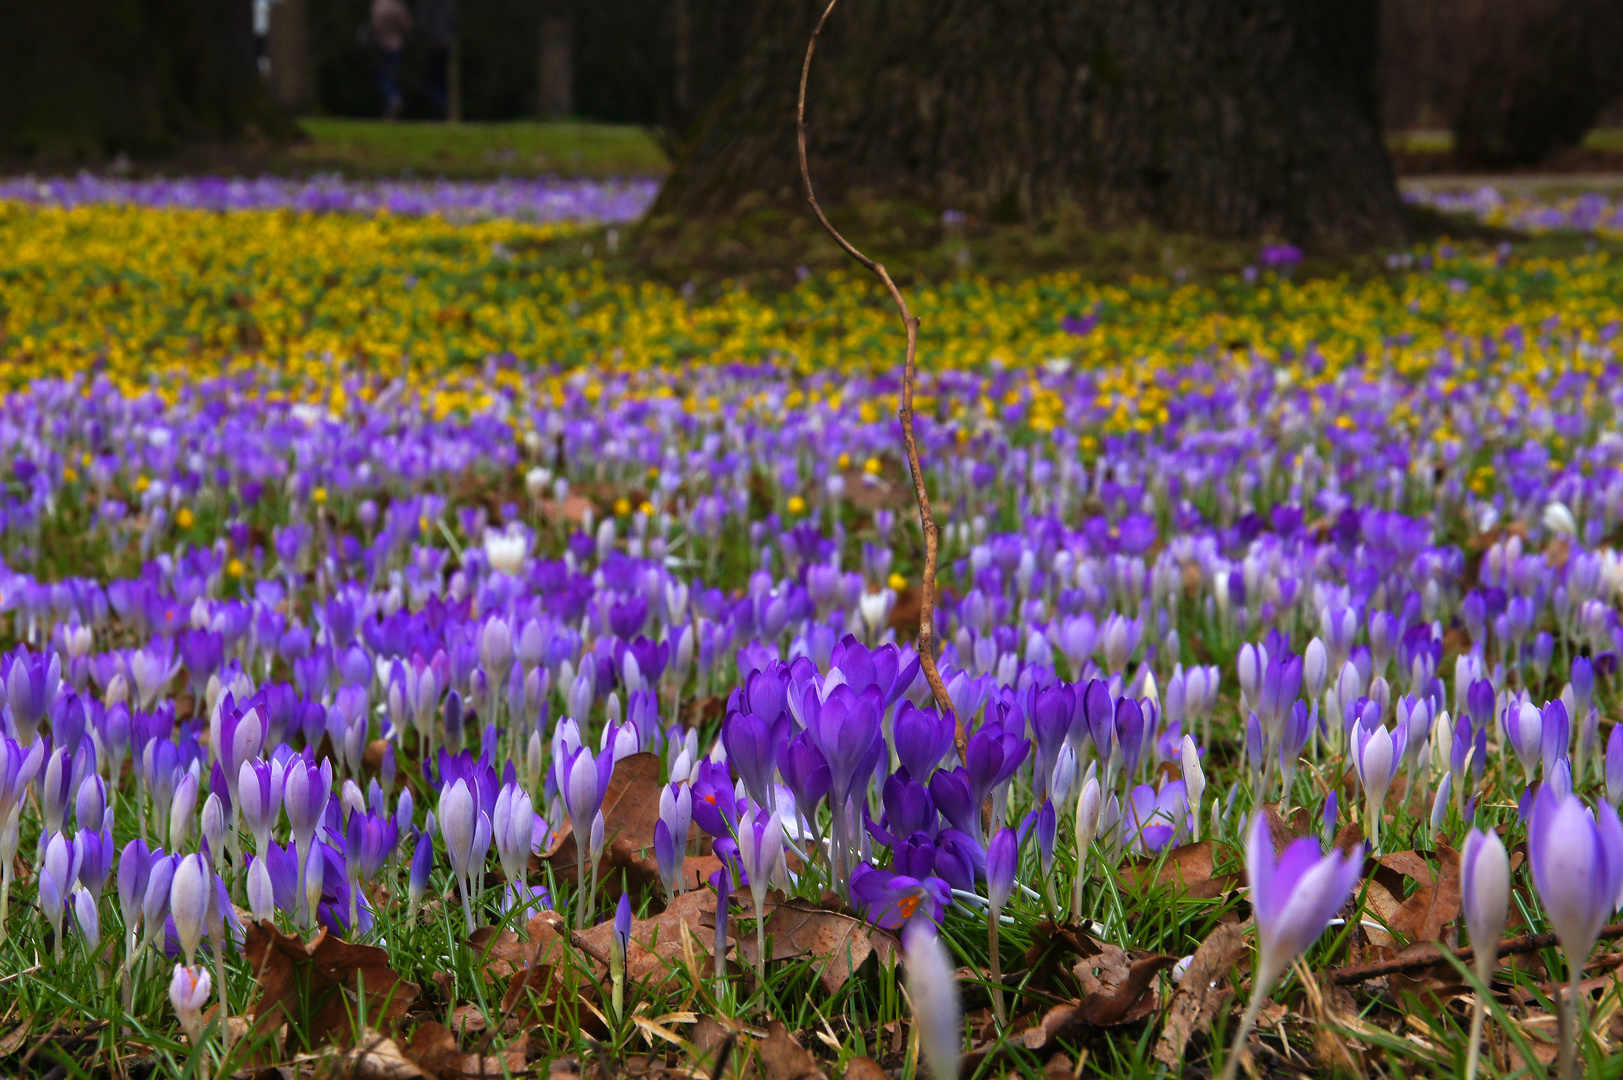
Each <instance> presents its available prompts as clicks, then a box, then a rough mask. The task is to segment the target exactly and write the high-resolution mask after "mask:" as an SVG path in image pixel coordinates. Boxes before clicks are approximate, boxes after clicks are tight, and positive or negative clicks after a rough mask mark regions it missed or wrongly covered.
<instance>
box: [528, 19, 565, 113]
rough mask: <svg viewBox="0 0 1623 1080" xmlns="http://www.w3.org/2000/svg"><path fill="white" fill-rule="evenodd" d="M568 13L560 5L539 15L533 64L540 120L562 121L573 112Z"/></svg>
mask: <svg viewBox="0 0 1623 1080" xmlns="http://www.w3.org/2000/svg"><path fill="white" fill-rule="evenodd" d="M571 30H572V28H571V26H570V20H569V14H568V12H567V11H565V10H563V9H562V8H561V6H555V7H554V9H553V10H550V11H545V12H543V14H542V16H541V33H540V39H541V40H540V42H539V44H540V48H539V50H538V64H537V71H536V76H537V83H538V85H537V105H538V106H539V108H538V109H537V111H538V112H539V113H540V116H541V119H543V120H564V119H567V118H568V117H570V116H572V115H574V112H575V66H574V63H573V59H574V57H573V55H572V54H573V52H574V48H573V45H574V42H573V34H572V32H571Z"/></svg>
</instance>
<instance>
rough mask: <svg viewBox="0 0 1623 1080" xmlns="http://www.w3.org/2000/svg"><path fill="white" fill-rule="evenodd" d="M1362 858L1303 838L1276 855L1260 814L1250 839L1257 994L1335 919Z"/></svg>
mask: <svg viewBox="0 0 1623 1080" xmlns="http://www.w3.org/2000/svg"><path fill="white" fill-rule="evenodd" d="M1362 869H1363V859H1362V857H1361V856H1358V855H1349V854H1346V853H1344V852H1341V851H1339V850H1332V851H1331V852H1330V853H1329V854H1327V855H1321V854H1320V852H1319V842H1318V841H1317V840H1315V839H1313V838H1312V837H1305V836H1304V837H1301V838H1299V839H1297V840H1295V841H1293V842H1292V843H1291V845H1290V846H1289V847H1288V848H1286V849H1285V851H1284V853H1283V854H1282V855H1280V856H1278V858H1277V859H1276V857H1275V855H1274V850H1273V839H1272V836H1271V834H1270V833H1269V830H1268V824H1267V821H1266V820H1265V819H1264V817H1263V815H1261V814H1257V815H1255V820H1254V821H1253V822H1252V824H1251V829H1250V831H1249V833H1248V834H1247V839H1246V873H1247V875H1248V876H1249V879H1250V883H1251V891H1250V895H1251V905H1252V909H1253V911H1254V912H1255V913H1256V920H1257V945H1258V948H1259V952H1260V956H1259V959H1258V964H1257V968H1256V969H1255V974H1254V980H1255V985H1256V986H1257V987H1259V990H1258V991H1257V993H1258V995H1259V996H1260V995H1262V994H1264V993H1266V991H1267V989H1268V988H1271V987H1272V986H1273V984H1274V982H1275V981H1277V980H1278V978H1279V976H1280V975H1282V974H1284V972H1285V969H1286V968H1287V967H1289V966H1290V962H1291V961H1292V960H1293V959H1295V958H1296V956H1297V955H1298V954H1300V953H1301V952H1302V951H1303V950H1305V949H1306V948H1307V947H1308V946H1309V945H1311V944H1313V942H1314V941H1315V940H1316V939H1317V938H1318V936H1319V935H1320V934H1322V933H1324V929H1325V927H1326V926H1328V925H1329V923H1330V919H1331V918H1332V917H1333V916H1334V915H1335V913H1336V912H1337V911H1339V910H1340V909H1341V906H1342V905H1343V904H1345V903H1346V902H1347V899H1348V898H1349V897H1350V896H1351V895H1352V891H1353V889H1354V888H1355V887H1356V886H1357V884H1358V880H1359V875H1360V873H1361V872H1362Z"/></svg>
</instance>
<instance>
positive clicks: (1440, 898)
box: [1383, 844, 1460, 942]
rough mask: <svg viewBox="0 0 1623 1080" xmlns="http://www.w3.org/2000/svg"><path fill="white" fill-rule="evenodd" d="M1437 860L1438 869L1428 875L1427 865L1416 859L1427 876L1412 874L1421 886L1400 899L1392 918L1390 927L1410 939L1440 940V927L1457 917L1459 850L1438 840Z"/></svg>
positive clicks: (1458, 907)
mask: <svg viewBox="0 0 1623 1080" xmlns="http://www.w3.org/2000/svg"><path fill="white" fill-rule="evenodd" d="M1417 858H1418V856H1417ZM1383 861H1384V860H1383ZM1437 861H1438V863H1439V864H1440V867H1439V873H1437V874H1436V875H1435V876H1432V875H1431V868H1430V867H1429V866H1425V861H1424V860H1420V862H1421V865H1422V866H1425V869H1426V872H1427V875H1428V879H1425V880H1422V879H1419V878H1418V875H1412V876H1416V879H1417V880H1421V882H1422V883H1421V886H1420V888H1419V889H1417V890H1415V893H1414V895H1413V896H1410V897H1409V898H1408V899H1407V900H1405V901H1404V902H1403V906H1402V907H1400V908H1399V909H1398V913H1397V916H1396V918H1395V919H1394V920H1393V922H1392V929H1394V930H1396V931H1397V932H1398V933H1400V934H1402V935H1403V936H1404V937H1406V938H1408V939H1409V940H1410V941H1411V942H1420V941H1438V940H1441V939H1442V936H1443V928H1444V927H1446V926H1448V924H1449V923H1452V922H1453V921H1454V920H1455V919H1457V918H1459V917H1460V855H1459V852H1457V851H1455V850H1454V849H1453V848H1451V847H1449V846H1448V845H1446V844H1438V845H1437Z"/></svg>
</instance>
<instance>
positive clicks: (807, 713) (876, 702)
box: [801, 654, 885, 813]
mask: <svg viewBox="0 0 1623 1080" xmlns="http://www.w3.org/2000/svg"><path fill="white" fill-rule="evenodd" d="M853 655H854V654H853ZM852 662H853V663H855V661H854V660H853V661H852ZM884 708H885V699H884V694H883V692H882V691H881V690H880V688H879V687H878V686H875V685H871V684H870V685H869V686H867V688H866V689H864V690H862V691H861V692H860V693H859V692H857V691H854V690H852V689H851V687H850V686H848V685H841V686H836V687H834V688H833V689H832V690H830V691H829V692H828V696H827V698H819V697H818V695H817V690H816V688H815V687H807V689H806V691H805V694H804V696H803V698H802V701H801V715H802V717H803V718H804V720H805V722H806V733H807V734H808V735H809V736H810V737H811V740H812V742H813V743H814V744H815V745H816V746H817V748H818V749H819V750H820V751H822V754H823V759H824V760H825V761H826V762H827V763H828V770H829V798H830V800H831V802H832V803H833V804H834V806H835V807H836V813H839V812H840V811H839V808H841V807H843V806H844V805H845V803H846V801H847V800H848V799H850V797H851V792H852V789H853V788H855V786H856V784H857V781H858V780H866V779H867V777H869V776H870V775H871V774H872V772H873V769H874V766H875V764H876V763H877V762H878V760H879V755H880V754H881V753H882V752H883V750H884V741H883V740H882V739H881V738H880V733H879V723H880V719H881V718H882V717H883V715H884Z"/></svg>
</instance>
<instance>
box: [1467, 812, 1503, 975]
mask: <svg viewBox="0 0 1623 1080" xmlns="http://www.w3.org/2000/svg"><path fill="white" fill-rule="evenodd" d="M1460 906H1461V908H1462V909H1463V910H1464V913H1465V925H1466V928H1467V929H1469V930H1470V931H1471V948H1472V950H1473V951H1474V953H1475V956H1476V969H1477V975H1478V976H1479V977H1480V978H1481V979H1482V981H1483V982H1484V983H1486V982H1487V981H1488V978H1489V977H1490V976H1491V975H1492V974H1493V967H1494V960H1495V957H1496V956H1497V955H1498V951H1499V935H1500V934H1502V933H1503V932H1504V929H1505V913H1506V912H1507V911H1508V910H1509V907H1510V860H1509V858H1508V857H1507V856H1506V855H1505V845H1504V844H1502V843H1501V842H1500V840H1499V837H1498V835H1497V834H1496V833H1492V832H1482V831H1480V830H1477V829H1472V830H1471V833H1470V835H1469V836H1467V837H1466V838H1465V849H1464V850H1463V851H1462V852H1461V853H1460Z"/></svg>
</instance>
